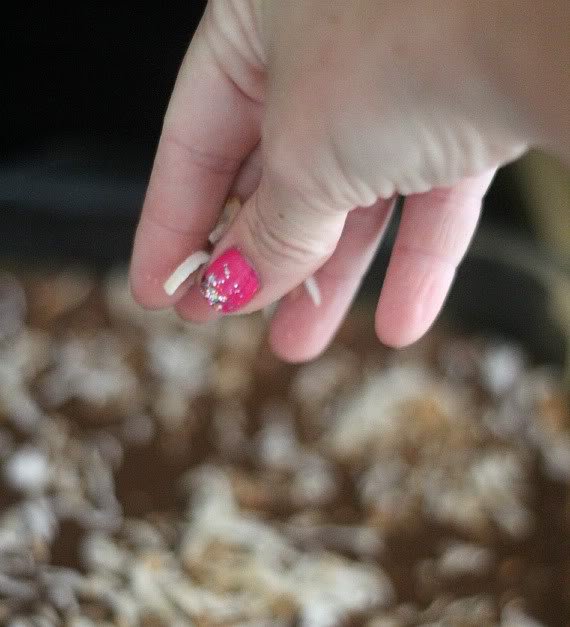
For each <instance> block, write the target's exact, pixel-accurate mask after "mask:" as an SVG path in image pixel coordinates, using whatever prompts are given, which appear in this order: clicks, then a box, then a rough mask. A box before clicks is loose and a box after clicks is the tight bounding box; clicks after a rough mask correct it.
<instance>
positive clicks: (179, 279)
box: [164, 250, 210, 296]
mask: <svg viewBox="0 0 570 627" xmlns="http://www.w3.org/2000/svg"><path fill="white" fill-rule="evenodd" d="M209 259H210V255H209V254H208V253H207V252H206V251H204V250H198V251H197V252H195V253H192V254H191V255H190V256H189V257H188V258H187V259H185V260H184V261H183V262H182V263H181V264H180V265H179V266H178V267H177V268H176V270H174V272H173V273H172V274H171V275H170V276H169V277H168V279H166V281H165V282H164V291H165V292H166V293H167V294H168V296H173V295H174V294H175V293H176V290H177V289H178V288H179V287H180V286H181V285H182V283H184V281H186V279H187V278H188V277H189V276H190V275H191V274H194V272H196V270H198V268H200V267H201V266H203V265H204V264H205V263H207V262H208V260H209Z"/></svg>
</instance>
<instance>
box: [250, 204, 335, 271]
mask: <svg viewBox="0 0 570 627" xmlns="http://www.w3.org/2000/svg"><path fill="white" fill-rule="evenodd" d="M265 209H266V207H262V206H261V205H260V202H259V200H258V199H257V197H256V199H255V200H254V204H253V207H252V211H249V212H247V215H246V216H245V219H246V227H247V229H248V231H249V233H250V236H251V239H252V246H253V248H254V250H255V252H256V254H257V255H258V257H259V258H260V260H261V261H262V262H263V263H266V264H268V265H275V264H276V262H277V261H279V262H280V263H281V262H283V263H286V264H287V265H289V266H293V267H298V268H302V267H306V266H307V265H312V264H314V263H315V262H316V261H318V260H319V259H322V258H324V257H326V256H328V255H329V254H330V252H331V247H330V246H329V245H327V244H326V242H321V241H320V240H319V239H317V238H316V237H311V236H310V235H309V233H310V229H307V233H304V232H303V229H302V227H301V225H300V224H299V223H298V222H297V221H296V220H295V219H288V217H287V216H286V215H284V214H280V213H279V212H276V213H275V215H273V214H274V212H271V211H266V210H265Z"/></svg>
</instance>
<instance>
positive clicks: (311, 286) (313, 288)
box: [303, 276, 321, 307]
mask: <svg viewBox="0 0 570 627" xmlns="http://www.w3.org/2000/svg"><path fill="white" fill-rule="evenodd" d="M303 285H304V286H305V289H306V290H307V294H308V295H309V298H310V299H311V300H312V301H313V305H314V306H315V307H319V306H320V304H321V290H320V289H319V284H318V283H317V279H315V277H314V276H310V277H307V278H306V279H305V281H304V283H303Z"/></svg>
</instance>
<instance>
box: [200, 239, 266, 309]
mask: <svg viewBox="0 0 570 627" xmlns="http://www.w3.org/2000/svg"><path fill="white" fill-rule="evenodd" d="M258 289H259V279H258V277H257V274H256V272H255V270H254V269H253V268H252V267H251V266H250V265H249V263H248V262H247V261H246V260H245V258H244V257H243V255H242V254H241V253H240V251H239V250H238V249H237V248H229V249H228V250H226V252H224V253H222V254H221V255H220V256H219V257H218V258H217V259H216V260H215V261H213V262H212V263H211V264H210V265H209V266H208V268H207V269H206V271H205V272H204V277H203V279H202V284H201V291H202V295H203V296H204V298H205V299H206V300H207V301H208V302H209V303H210V305H211V306H212V307H213V308H214V309H217V310H218V311H221V312H222V313H230V312H232V311H238V310H239V309H241V308H242V307H244V306H245V305H246V304H247V303H248V302H249V301H250V300H251V299H252V298H253V296H254V294H255V293H256V292H257V290H258Z"/></svg>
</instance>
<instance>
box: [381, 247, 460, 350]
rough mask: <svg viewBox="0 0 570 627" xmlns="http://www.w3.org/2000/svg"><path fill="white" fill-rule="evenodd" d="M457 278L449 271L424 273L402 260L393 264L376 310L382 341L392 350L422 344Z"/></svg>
mask: <svg viewBox="0 0 570 627" xmlns="http://www.w3.org/2000/svg"><path fill="white" fill-rule="evenodd" d="M453 277H454V271H453V269H452V268H449V267H444V266H442V267H439V268H433V267H429V268H425V269H422V268H421V266H417V265H416V264H415V263H414V262H412V261H410V260H404V259H401V258H400V259H399V260H397V263H395V264H392V267H391V268H390V269H389V271H388V275H387V277H386V280H385V283H384V286H383V288H382V292H381V294H380V299H379V301H378V307H377V309H376V317H375V329H376V335H377V336H378V339H379V340H380V341H381V342H382V343H383V344H385V345H387V346H390V347H392V348H404V347H406V346H409V345H410V344H413V343H414V342H416V341H417V340H419V339H420V338H421V337H422V336H423V335H424V334H425V333H427V331H428V330H429V329H430V327H431V326H432V324H433V323H434V321H435V319H436V318H437V316H438V314H439V312H440V310H441V308H442V306H443V303H444V302H445V297H446V295H447V292H448V290H449V287H450V285H451V283H452V281H453Z"/></svg>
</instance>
